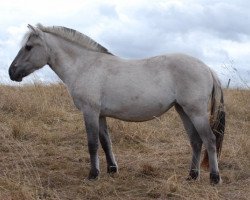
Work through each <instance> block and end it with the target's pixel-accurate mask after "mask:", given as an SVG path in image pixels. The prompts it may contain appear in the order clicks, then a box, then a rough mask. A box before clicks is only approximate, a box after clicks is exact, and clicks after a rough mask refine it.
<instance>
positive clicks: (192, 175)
mask: <svg viewBox="0 0 250 200" xmlns="http://www.w3.org/2000/svg"><path fill="white" fill-rule="evenodd" d="M198 177H199V171H197V170H190V172H189V175H188V177H187V178H186V180H187V181H191V180H196V179H197V178H198Z"/></svg>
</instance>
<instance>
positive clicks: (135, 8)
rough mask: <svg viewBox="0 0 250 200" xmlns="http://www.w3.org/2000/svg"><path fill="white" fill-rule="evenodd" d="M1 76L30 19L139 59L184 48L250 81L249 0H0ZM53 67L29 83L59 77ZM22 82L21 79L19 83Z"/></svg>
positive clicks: (244, 83)
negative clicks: (66, 30)
mask: <svg viewBox="0 0 250 200" xmlns="http://www.w3.org/2000/svg"><path fill="white" fill-rule="evenodd" d="M0 5H1V6H0V82H1V83H6V84H10V83H11V84H14V83H13V82H11V81H10V80H9V76H8V68H9V65H10V64H11V62H12V60H13V59H14V58H15V56H16V54H17V52H18V50H19V48H20V42H21V40H22V37H23V35H24V33H25V32H26V31H27V30H28V28H27V24H32V25H35V24H37V23H42V24H43V25H45V26H52V25H59V26H65V27H68V28H72V29H75V30H78V31H80V32H82V33H84V34H86V35H88V36H90V37H91V38H92V39H94V40H95V41H97V42H98V43H100V44H101V45H103V46H104V47H106V48H107V49H108V50H109V51H110V52H112V53H113V54H115V55H117V56H119V57H122V58H126V59H138V58H146V57H150V56H156V55H160V54H167V53H177V52H178V53H185V54H188V55H191V56H194V57H196V58H199V59H201V60H202V61H203V62H205V63H206V64H207V65H208V66H210V67H211V68H212V69H214V70H215V71H216V72H217V74H218V75H219V77H220V79H221V80H222V83H223V85H224V86H225V85H226V84H227V82H228V79H231V86H232V87H245V88H249V87H250V12H249V9H250V1H248V0H230V1H229V0H219V1H215V0H71V1H68V0H53V1H52V0H43V1H36V0H8V1H6V0H0ZM58 80H59V79H58V78H57V76H56V75H55V74H54V72H53V71H52V70H51V69H50V68H49V67H48V66H46V67H44V68H43V69H41V70H39V71H38V72H36V73H34V74H32V75H30V76H28V77H26V78H25V79H24V83H32V82H45V83H50V82H55V81H58ZM15 84H18V85H20V83H15Z"/></svg>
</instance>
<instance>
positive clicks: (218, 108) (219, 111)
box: [201, 72, 226, 168]
mask: <svg viewBox="0 0 250 200" xmlns="http://www.w3.org/2000/svg"><path fill="white" fill-rule="evenodd" d="M211 73H212V76H213V81H214V85H213V90H212V97H211V117H210V126H211V129H212V131H213V134H214V135H215V137H216V150H217V157H218V158H219V157H220V154H221V149H222V142H223V138H224V131H225V123H226V116H225V111H224V99H223V92H222V88H221V85H220V82H219V80H218V78H217V76H216V75H215V74H214V73H213V72H211ZM218 100H219V102H218ZM217 102H218V103H217ZM201 165H202V166H203V167H205V168H208V167H209V162H208V153H207V150H205V154H204V158H203V161H202V163H201Z"/></svg>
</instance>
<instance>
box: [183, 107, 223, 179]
mask: <svg viewBox="0 0 250 200" xmlns="http://www.w3.org/2000/svg"><path fill="white" fill-rule="evenodd" d="M206 108H207V107H206V105H202V104H201V105H200V104H199V103H197V104H196V105H195V106H194V105H192V106H190V107H188V106H185V107H183V110H184V111H185V113H186V114H187V115H188V117H189V118H190V120H191V121H192V122H193V125H194V127H195V129H196V130H197V132H198V134H199V136H200V138H201V140H202V142H203V144H204V145H205V148H206V149H207V152H208V157H209V170H210V181H211V183H212V184H217V183H219V182H220V180H221V179H220V175H219V168H218V162H217V156H216V138H215V135H214V134H213V132H212V130H211V127H210V124H209V119H208V114H207V109H206Z"/></svg>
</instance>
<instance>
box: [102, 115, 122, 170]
mask: <svg viewBox="0 0 250 200" xmlns="http://www.w3.org/2000/svg"><path fill="white" fill-rule="evenodd" d="M99 139H100V142H101V145H102V148H103V150H104V152H105V155H106V160H107V165H108V166H107V171H108V173H115V172H117V170H118V168H117V164H116V161H115V157H114V154H113V152H112V146H111V141H110V137H109V133H108V127H107V121H106V118H105V117H100V118H99Z"/></svg>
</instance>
